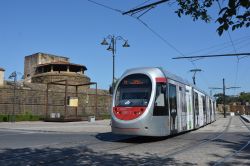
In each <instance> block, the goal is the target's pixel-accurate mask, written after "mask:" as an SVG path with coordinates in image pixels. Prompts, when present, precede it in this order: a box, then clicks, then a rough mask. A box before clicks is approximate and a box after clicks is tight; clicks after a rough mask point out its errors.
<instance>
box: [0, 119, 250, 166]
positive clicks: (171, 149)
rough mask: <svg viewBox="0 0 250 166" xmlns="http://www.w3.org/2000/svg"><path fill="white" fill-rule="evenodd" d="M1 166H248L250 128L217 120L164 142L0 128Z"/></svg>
mask: <svg viewBox="0 0 250 166" xmlns="http://www.w3.org/2000/svg"><path fill="white" fill-rule="evenodd" d="M0 165H1V166H2V165H3V166H4V165H51V166H52V165H53V166H54V165H119V166H121V165H154V166H155V165H250V125H249V123H244V122H243V121H242V120H241V119H240V118H239V117H228V118H226V119H225V118H220V119H218V120H217V121H216V122H215V123H213V124H210V125H208V126H205V127H203V128H200V129H199V130H195V131H192V132H188V133H185V134H181V135H177V136H174V137H164V138H154V137H153V138H152V137H135V136H121V135H114V134H112V133H110V132H96V133H95V132H68V131H67V132H62V131H60V132H56V131H50V132H46V131H33V130H32V131H28V130H25V131H24V130H14V129H0Z"/></svg>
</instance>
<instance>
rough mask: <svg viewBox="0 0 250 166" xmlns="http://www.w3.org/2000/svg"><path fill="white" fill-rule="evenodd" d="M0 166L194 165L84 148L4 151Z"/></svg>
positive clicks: (155, 156) (0, 155)
mask: <svg viewBox="0 0 250 166" xmlns="http://www.w3.org/2000/svg"><path fill="white" fill-rule="evenodd" d="M0 165H1V166H8V165H11V166H13V165H53V166H54V165H102V166H103V165H119V166H121V165H154V166H155V165H181V166H183V165H184V166H187V165H194V163H188V162H184V163H182V162H178V161H176V160H174V159H172V158H165V159H163V158H161V157H158V156H157V155H152V154H145V155H144V156H139V155H134V154H130V155H126V156H123V155H120V154H107V153H97V152H94V151H93V150H91V149H89V148H86V147H80V146H79V147H72V148H61V149H60V148H44V149H30V148H24V149H5V150H3V151H2V152H1V153H0Z"/></svg>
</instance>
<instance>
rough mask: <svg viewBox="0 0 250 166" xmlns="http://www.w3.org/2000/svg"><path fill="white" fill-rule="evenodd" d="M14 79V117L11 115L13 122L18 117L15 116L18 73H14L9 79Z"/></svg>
mask: <svg viewBox="0 0 250 166" xmlns="http://www.w3.org/2000/svg"><path fill="white" fill-rule="evenodd" d="M12 78H13V79H14V86H13V110H12V115H11V122H15V121H16V116H15V105H16V81H17V72H16V71H14V72H13V73H11V75H10V76H9V79H12Z"/></svg>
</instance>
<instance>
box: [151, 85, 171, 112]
mask: <svg viewBox="0 0 250 166" xmlns="http://www.w3.org/2000/svg"><path fill="white" fill-rule="evenodd" d="M166 87H167V86H166V84H162V83H160V84H157V86H156V97H155V106H154V111H153V116H164V115H168V107H167V105H168V104H167V95H166V94H167V88H166Z"/></svg>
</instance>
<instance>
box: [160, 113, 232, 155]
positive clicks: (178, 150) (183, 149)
mask: <svg viewBox="0 0 250 166" xmlns="http://www.w3.org/2000/svg"><path fill="white" fill-rule="evenodd" d="M231 121H232V117H231V118H230V119H229V121H228V124H227V126H226V127H225V129H224V130H222V132H221V133H220V134H218V135H216V136H215V137H212V138H207V139H206V138H205V140H204V141H201V142H199V143H197V144H192V145H190V146H187V147H184V148H181V149H177V150H176V151H174V152H172V153H169V154H167V155H164V158H169V157H173V156H175V155H177V154H181V153H184V152H187V151H190V150H193V149H195V148H198V147H200V146H202V145H204V144H207V143H209V142H212V141H214V140H216V139H218V138H219V137H221V136H222V135H224V134H225V133H226V132H227V131H228V129H229V126H230V124H231Z"/></svg>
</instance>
